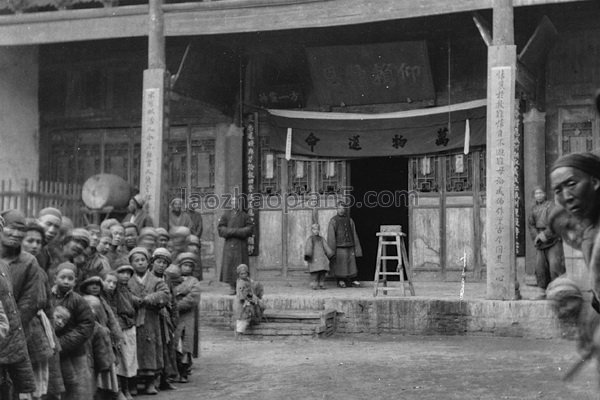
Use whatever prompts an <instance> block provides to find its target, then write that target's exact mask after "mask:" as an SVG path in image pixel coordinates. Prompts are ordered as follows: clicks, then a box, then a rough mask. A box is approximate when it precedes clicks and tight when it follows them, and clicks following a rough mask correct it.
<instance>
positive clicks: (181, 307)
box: [167, 252, 200, 383]
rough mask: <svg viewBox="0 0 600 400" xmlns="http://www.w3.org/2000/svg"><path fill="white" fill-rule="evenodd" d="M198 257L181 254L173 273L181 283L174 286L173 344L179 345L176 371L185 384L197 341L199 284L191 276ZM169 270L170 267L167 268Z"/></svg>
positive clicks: (190, 254) (187, 253)
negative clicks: (174, 328)
mask: <svg viewBox="0 0 600 400" xmlns="http://www.w3.org/2000/svg"><path fill="white" fill-rule="evenodd" d="M197 260H198V257H197V256H196V255H195V254H194V253H190V252H185V253H181V254H180V255H179V256H178V257H177V260H176V261H175V264H176V265H175V266H174V267H175V268H173V271H174V272H171V271H169V270H167V271H168V272H171V273H174V274H175V275H177V274H179V275H180V277H181V283H180V284H178V285H176V286H175V303H176V306H177V311H178V313H179V321H178V323H177V330H176V331H175V343H178V347H179V343H180V344H181V349H180V350H179V351H178V357H177V369H178V371H179V381H180V382H183V383H186V382H187V381H188V375H189V374H190V370H191V366H192V353H193V352H194V343H195V341H197V340H198V337H197V334H196V332H197V328H196V321H195V318H196V316H197V313H196V311H197V309H198V304H199V303H200V282H199V281H198V279H196V278H195V277H194V276H193V275H192V274H193V271H194V268H195V267H196V262H197ZM169 269H171V267H169Z"/></svg>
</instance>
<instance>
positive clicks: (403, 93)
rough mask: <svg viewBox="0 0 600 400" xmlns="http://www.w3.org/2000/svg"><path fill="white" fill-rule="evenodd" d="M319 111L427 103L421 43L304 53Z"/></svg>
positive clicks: (428, 84)
mask: <svg viewBox="0 0 600 400" xmlns="http://www.w3.org/2000/svg"><path fill="white" fill-rule="evenodd" d="M306 52H307V57H308V62H309V65H310V74H311V78H312V82H313V87H314V88H315V91H316V94H317V97H318V100H319V103H320V104H322V105H338V106H339V105H341V104H345V105H359V104H383V103H410V102H412V101H428V100H430V101H431V102H432V103H433V100H434V99H435V90H434V87H433V79H432V77H431V69H430V67H429V56H428V54H427V44H426V43H425V41H416V42H398V43H381V44H370V45H357V46H331V47H313V48H307V49H306Z"/></svg>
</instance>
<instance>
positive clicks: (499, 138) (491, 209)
mask: <svg viewBox="0 0 600 400" xmlns="http://www.w3.org/2000/svg"><path fill="white" fill-rule="evenodd" d="M493 13H494V23H493V26H494V28H493V30H494V32H493V44H492V46H489V47H488V81H487V82H488V94H487V99H488V101H487V188H486V199H487V200H486V237H487V252H488V255H487V297H488V298H489V299H499V300H510V299H513V298H515V282H516V279H515V278H516V255H515V204H514V203H515V199H514V197H515V196H514V171H513V162H514V157H515V154H514V153H515V151H514V150H515V149H514V145H513V144H514V126H515V107H516V102H515V77H516V64H517V52H516V46H515V45H514V23H513V4H512V0H494V10H493Z"/></svg>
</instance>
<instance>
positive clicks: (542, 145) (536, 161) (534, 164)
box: [523, 107, 550, 274]
mask: <svg viewBox="0 0 600 400" xmlns="http://www.w3.org/2000/svg"><path fill="white" fill-rule="evenodd" d="M523 125H524V133H523V136H524V137H523V146H524V154H527V157H523V158H524V159H523V168H524V171H523V172H524V184H525V186H524V196H525V221H526V224H527V221H528V220H529V217H530V215H531V205H532V204H533V197H532V193H533V188H534V187H535V186H537V185H540V186H542V187H544V186H545V184H544V183H545V182H546V175H545V169H546V113H545V112H541V111H538V110H537V109H536V108H535V107H534V108H531V110H529V111H528V112H527V113H525V115H524V116H523ZM546 193H548V191H546ZM549 198H550V196H549ZM523 229H526V230H527V231H526V232H525V272H526V273H527V274H533V273H534V272H535V271H534V269H535V254H536V250H535V247H534V246H533V241H532V240H531V239H530V237H529V230H528V226H524V227H523Z"/></svg>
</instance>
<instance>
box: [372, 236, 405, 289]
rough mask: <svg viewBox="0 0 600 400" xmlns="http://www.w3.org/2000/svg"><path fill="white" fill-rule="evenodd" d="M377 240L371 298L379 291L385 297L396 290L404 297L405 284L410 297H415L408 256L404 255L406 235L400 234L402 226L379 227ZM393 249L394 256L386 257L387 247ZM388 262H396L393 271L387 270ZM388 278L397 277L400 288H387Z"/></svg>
mask: <svg viewBox="0 0 600 400" xmlns="http://www.w3.org/2000/svg"><path fill="white" fill-rule="evenodd" d="M376 235H377V237H378V238H379V244H378V246H377V260H376V265H375V278H374V279H373V281H374V293H373V296H375V297H376V296H377V294H378V292H379V291H382V292H383V294H385V295H387V292H388V291H392V290H398V291H402V295H403V296H405V295H406V288H405V286H406V284H408V288H409V290H410V294H411V296H414V295H415V288H414V287H413V283H412V271H411V269H410V264H409V262H408V256H407V255H406V247H405V246H404V238H406V235H405V234H404V233H402V226H400V225H381V226H380V227H379V232H377V234H376ZM390 246H392V247H395V248H396V254H395V255H387V251H386V248H387V247H390ZM388 261H396V265H395V268H394V270H393V271H390V270H389V269H388V264H387V262H388ZM388 276H398V277H399V279H400V286H388V285H387V283H388V280H387V279H388ZM380 285H383V286H380Z"/></svg>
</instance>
